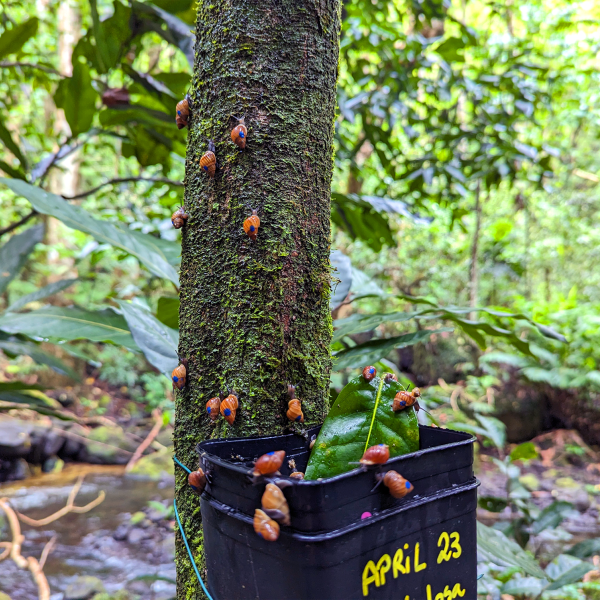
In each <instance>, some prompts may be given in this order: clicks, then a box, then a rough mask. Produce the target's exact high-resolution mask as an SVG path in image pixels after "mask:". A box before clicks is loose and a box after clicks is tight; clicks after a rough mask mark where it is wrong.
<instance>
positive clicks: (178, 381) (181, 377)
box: [171, 365, 187, 390]
mask: <svg viewBox="0 0 600 600" xmlns="http://www.w3.org/2000/svg"><path fill="white" fill-rule="evenodd" d="M186 375H187V371H186V368H185V367H184V366H183V365H179V366H178V367H175V368H174V369H173V372H172V373H171V379H172V381H173V387H176V388H177V389H178V390H180V389H181V388H183V386H185V378H186Z"/></svg>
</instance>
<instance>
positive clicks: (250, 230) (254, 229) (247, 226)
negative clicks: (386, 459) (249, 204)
mask: <svg viewBox="0 0 600 600" xmlns="http://www.w3.org/2000/svg"><path fill="white" fill-rule="evenodd" d="M259 227H260V218H259V216H258V213H257V211H256V210H252V214H251V215H250V216H249V217H248V218H247V219H246V220H245V221H244V231H245V232H246V234H247V235H248V237H249V238H250V239H251V240H252V241H256V234H257V233H258V228H259Z"/></svg>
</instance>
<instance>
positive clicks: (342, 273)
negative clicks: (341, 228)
mask: <svg viewBox="0 0 600 600" xmlns="http://www.w3.org/2000/svg"><path fill="white" fill-rule="evenodd" d="M329 260H330V261H331V266H332V267H333V268H334V269H335V270H334V271H333V276H334V277H335V278H336V279H339V280H340V281H339V283H337V284H336V283H334V286H335V287H334V289H333V290H332V294H331V298H330V300H329V308H330V309H331V310H335V309H336V308H337V307H338V306H340V304H341V303H342V302H343V301H344V300H345V299H346V296H348V294H349V293H350V288H351V286H352V263H351V262H350V259H349V258H348V257H347V256H346V255H345V254H343V253H342V252H340V251H339V250H332V252H331V254H330V257H329Z"/></svg>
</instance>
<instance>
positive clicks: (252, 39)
mask: <svg viewBox="0 0 600 600" xmlns="http://www.w3.org/2000/svg"><path fill="white" fill-rule="evenodd" d="M339 26H340V1H339V0H312V1H311V0H265V1H262V2H255V1H250V0H229V1H227V0H226V1H224V2H220V3H215V4H212V3H211V2H209V1H205V0H201V1H200V2H199V4H198V20H197V25H196V39H197V41H196V62H195V67H194V80H193V86H192V91H191V94H190V95H191V97H192V99H193V116H192V123H191V127H190V134H189V140H188V156H187V165H186V192H185V208H186V211H187V212H188V214H189V215H190V218H189V220H188V221H187V224H186V226H185V228H184V231H183V249H182V266H181V276H180V277H181V296H180V297H181V313H180V330H181V341H180V354H181V356H182V357H186V358H187V359H188V361H189V362H188V385H187V387H186V389H185V390H184V391H183V393H180V394H178V397H177V402H176V406H177V415H176V428H175V451H176V454H177V456H178V458H179V459H180V460H182V461H183V462H184V463H186V464H187V465H188V466H189V467H193V466H195V465H196V464H197V455H196V453H195V450H194V449H195V446H196V444H197V443H198V442H200V441H201V440H203V439H206V438H209V437H213V438H215V437H240V436H244V437H245V436H254V435H265V434H273V433H284V432H286V431H296V432H297V433H299V434H301V433H302V432H303V431H304V430H306V429H308V428H310V427H312V426H314V425H316V424H319V423H321V422H322V421H323V418H324V417H325V414H326V412H327V397H328V388H329V372H330V367H331V359H330V354H329V343H330V339H331V332H332V327H331V316H330V312H329V293H330V265H329V249H330V226H329V215H330V187H331V174H332V167H333V163H332V142H333V120H334V114H335V91H336V89H335V88H336V77H337V62H338V52H339ZM233 116H237V117H241V116H244V117H245V121H246V126H247V128H248V141H247V145H246V150H245V151H244V152H239V150H238V149H237V147H236V146H235V145H234V144H233V143H232V141H231V138H230V132H231V129H232V128H233V127H234V126H235V125H236V124H237V122H236V121H235V119H234V118H233ZM209 139H212V140H214V142H215V145H216V155H217V159H218V162H219V167H220V168H219V170H218V171H217V174H216V176H215V178H214V179H212V180H211V179H209V178H208V176H207V175H206V174H205V173H203V172H201V171H200V168H199V164H198V161H199V159H200V157H201V156H202V154H203V153H204V152H206V150H207V149H208V148H207V146H208V140H209ZM251 209H257V210H258V214H259V216H260V219H261V226H260V229H259V231H258V238H257V240H256V241H255V242H253V241H252V240H250V238H248V237H247V236H246V234H245V233H244V230H243V228H242V224H243V222H244V219H246V218H247V217H248V216H249V215H250V210H251ZM288 382H289V383H293V384H296V385H297V386H298V392H297V393H298V397H299V398H300V399H301V400H302V407H303V411H304V415H305V423H304V424H303V425H299V424H292V423H290V421H288V420H287V418H286V416H285V413H286V410H287V394H286V390H287V383H288ZM225 388H232V389H235V390H236V392H238V393H239V400H240V407H239V409H238V411H237V417H236V420H235V422H234V424H233V425H232V426H229V425H228V424H227V423H226V422H225V421H224V420H223V419H221V418H220V419H219V420H218V421H217V422H216V424H213V423H212V422H211V421H210V419H209V418H208V416H207V415H206V410H205V404H206V402H207V400H208V399H209V398H211V397H212V396H215V395H217V394H218V392H219V390H224V389H225ZM178 471H179V472H178V473H177V485H176V497H177V502H178V507H179V511H180V514H181V517H182V521H183V523H184V527H185V528H186V532H187V535H188V539H189V540H190V543H191V546H192V548H193V551H194V553H195V555H196V557H197V559H196V560H197V564H198V566H199V567H200V570H201V572H202V570H203V556H202V533H201V522H200V514H199V502H198V498H197V496H194V495H193V494H191V493H190V491H189V488H188V487H187V482H186V477H185V474H184V473H183V472H181V471H180V470H178ZM176 561H177V569H178V598H186V599H196V598H201V597H202V594H201V590H200V586H199V585H198V584H197V582H196V579H195V575H194V573H193V570H192V568H191V565H190V562H189V559H188V557H187V553H186V551H185V548H184V546H183V544H182V543H181V540H178V543H177V549H176Z"/></svg>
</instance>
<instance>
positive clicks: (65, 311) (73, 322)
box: [0, 306, 138, 350]
mask: <svg viewBox="0 0 600 600" xmlns="http://www.w3.org/2000/svg"><path fill="white" fill-rule="evenodd" d="M0 330H2V331H6V332H7V333H15V334H16V333H21V334H24V335H27V336H29V337H33V338H54V339H59V340H65V341H72V340H80V339H88V340H90V341H92V342H112V343H113V344H118V345H121V346H125V347H127V348H131V349H132V350H138V347H137V345H136V343H135V342H134V341H133V338H132V337H131V333H130V332H129V329H128V327H127V323H126V321H125V319H124V318H123V317H122V316H121V315H119V314H117V313H116V312H115V311H114V310H112V309H105V310H99V311H89V310H84V309H83V308H79V307H70V308H62V307H59V306H48V307H46V308H40V309H39V310H34V311H32V312H28V313H4V314H3V315H2V316H0Z"/></svg>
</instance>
